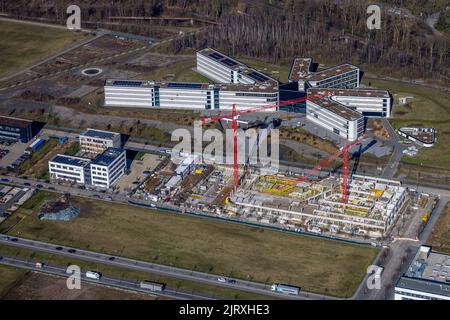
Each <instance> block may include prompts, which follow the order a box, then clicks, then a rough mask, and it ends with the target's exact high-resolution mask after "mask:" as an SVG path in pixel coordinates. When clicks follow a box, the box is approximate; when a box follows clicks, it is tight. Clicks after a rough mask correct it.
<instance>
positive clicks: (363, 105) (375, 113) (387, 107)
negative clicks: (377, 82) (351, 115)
mask: <svg viewBox="0 0 450 320" xmlns="http://www.w3.org/2000/svg"><path fill="white" fill-rule="evenodd" d="M318 94H319V95H325V94H326V95H329V99H331V100H333V101H336V102H337V103H340V104H342V105H344V106H346V107H348V108H350V109H352V110H355V111H357V112H359V113H361V114H362V115H363V116H365V117H382V118H389V117H390V116H391V112H392V97H391V95H390V94H389V92H388V91H386V90H374V89H363V88H358V89H333V88H321V89H318V88H313V89H308V95H318Z"/></svg>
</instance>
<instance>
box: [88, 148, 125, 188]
mask: <svg viewBox="0 0 450 320" xmlns="http://www.w3.org/2000/svg"><path fill="white" fill-rule="evenodd" d="M126 168H127V161H126V155H125V150H122V149H118V148H108V149H106V150H105V151H104V152H103V153H102V154H99V155H98V156H97V157H96V158H95V159H94V160H92V162H91V163H90V169H91V183H92V185H93V186H96V187H101V188H106V189H108V188H110V187H111V186H112V185H113V184H114V183H115V182H116V181H117V180H118V179H119V178H120V177H121V176H122V175H123V174H124V173H125V170H126Z"/></svg>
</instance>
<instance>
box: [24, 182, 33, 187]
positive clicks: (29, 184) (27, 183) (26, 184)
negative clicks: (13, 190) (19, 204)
mask: <svg viewBox="0 0 450 320" xmlns="http://www.w3.org/2000/svg"><path fill="white" fill-rule="evenodd" d="M23 185H24V186H31V183H29V182H25V183H24V184H23Z"/></svg>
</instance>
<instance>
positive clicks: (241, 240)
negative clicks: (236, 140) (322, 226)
mask: <svg viewBox="0 0 450 320" xmlns="http://www.w3.org/2000/svg"><path fill="white" fill-rule="evenodd" d="M35 197H39V201H36V200H34V199H33V198H31V199H30V200H29V201H30V202H32V203H33V207H34V209H33V212H34V214H30V213H29V211H27V212H25V211H23V210H18V211H17V212H16V213H15V214H14V215H13V216H12V217H11V218H10V219H8V220H6V221H5V222H4V223H3V224H2V225H0V232H5V231H8V233H9V234H11V235H20V236H22V237H26V238H33V239H38V240H42V241H49V242H57V243H60V244H64V245H68V246H73V247H77V248H85V249H89V250H95V251H100V252H104V253H108V254H114V255H122V256H127V257H131V258H136V259H142V260H147V261H150V262H156V263H161V264H165V265H173V266H179V267H183V268H188V269H193V270H198V271H205V272H211V273H216V274H222V275H224V276H231V277H237V278H242V279H251V280H255V281H261V282H266V283H273V282H285V283H291V284H293V285H298V286H300V287H302V288H303V289H304V290H307V291H313V292H320V293H326V294H330V295H336V296H341V297H348V296H351V295H352V294H353V293H354V291H355V290H356V288H357V286H358V284H359V283H360V281H361V280H362V278H363V277H364V275H365V270H366V267H367V266H368V265H369V264H370V263H372V261H373V260H374V258H375V256H376V255H377V252H378V250H377V249H374V248H369V247H364V246H358V245H350V244H346V243H342V242H337V241H330V240H324V239H319V238H315V237H306V236H300V235H294V234H287V233H281V232H276V231H270V230H265V229H262V228H254V227H247V226H243V225H237V224H231V223H224V222H218V221H213V220H210V219H203V218H193V217H189V216H184V215H178V214H173V213H167V212H161V211H155V210H149V209H143V208H137V207H133V206H126V205H119V204H112V203H108V202H100V201H92V200H87V199H77V202H78V206H79V207H80V208H81V215H80V217H79V218H77V219H76V220H74V221H71V222H57V221H39V220H38V219H37V218H36V214H35V213H36V212H37V209H38V206H36V205H35V204H36V203H39V202H42V201H43V199H42V194H36V196H35ZM25 205H26V206H28V207H29V205H28V204H27V203H26V204H25ZM23 217H25V218H24V219H22V218H23ZM21 219H22V220H21ZM18 221H20V222H19V223H18ZM11 226H12V228H11Z"/></svg>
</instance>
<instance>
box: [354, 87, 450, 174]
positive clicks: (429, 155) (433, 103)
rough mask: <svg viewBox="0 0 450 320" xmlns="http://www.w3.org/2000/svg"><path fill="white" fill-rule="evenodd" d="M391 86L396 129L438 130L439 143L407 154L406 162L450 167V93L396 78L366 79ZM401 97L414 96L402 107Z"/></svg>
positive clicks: (389, 88) (404, 158)
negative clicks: (413, 155) (415, 127)
mask: <svg viewBox="0 0 450 320" xmlns="http://www.w3.org/2000/svg"><path fill="white" fill-rule="evenodd" d="M369 82H370V83H371V85H372V87H374V88H379V89H387V90H389V91H390V92H391V93H392V94H393V99H394V105H393V117H392V118H391V119H390V122H391V124H392V125H393V127H394V128H395V129H398V128H400V127H403V126H427V127H428V126H429V127H433V128H435V129H437V143H436V145H435V146H434V147H432V148H421V149H420V151H419V154H418V155H417V156H416V157H409V156H404V157H403V159H402V161H404V162H408V163H414V164H423V165H424V166H430V167H437V168H444V169H450V103H449V101H450V95H449V94H446V93H445V92H443V91H440V90H437V89H432V88H427V87H423V86H419V85H414V84H405V83H400V82H395V81H383V80H372V79H365V80H364V81H363V83H364V84H366V85H367V84H368V83H369ZM399 97H414V98H413V99H412V100H411V103H410V104H408V105H402V106H400V105H399V104H398V98H399Z"/></svg>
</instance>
